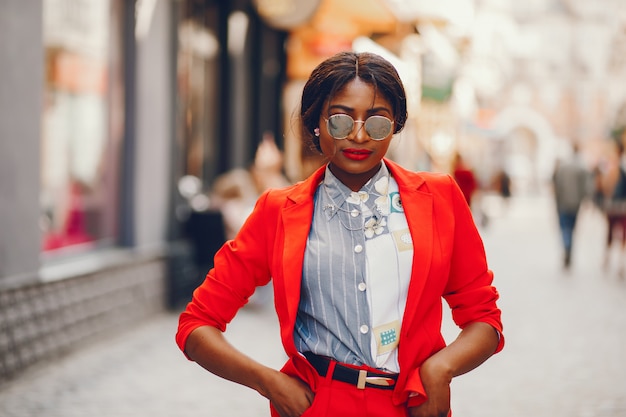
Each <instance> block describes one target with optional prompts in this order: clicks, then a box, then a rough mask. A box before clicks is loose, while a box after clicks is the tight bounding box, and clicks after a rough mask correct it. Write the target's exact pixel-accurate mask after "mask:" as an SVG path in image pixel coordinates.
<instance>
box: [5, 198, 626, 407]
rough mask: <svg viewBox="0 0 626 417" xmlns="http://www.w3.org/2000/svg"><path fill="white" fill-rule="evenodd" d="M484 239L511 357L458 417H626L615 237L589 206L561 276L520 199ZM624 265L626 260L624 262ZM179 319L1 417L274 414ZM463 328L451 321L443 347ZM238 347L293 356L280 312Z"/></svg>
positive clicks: (625, 356) (472, 390) (469, 383)
mask: <svg viewBox="0 0 626 417" xmlns="http://www.w3.org/2000/svg"><path fill="white" fill-rule="evenodd" d="M491 212H492V215H493V216H492V219H491V221H490V222H489V223H488V224H487V225H486V226H485V227H484V229H483V230H482V234H483V237H484V241H485V246H486V250H487V254H488V258H489V261H490V264H491V268H492V269H493V270H494V273H495V285H496V286H497V287H498V289H499V291H500V294H501V301H500V306H501V308H502V310H503V322H504V326H505V337H506V341H507V344H506V347H505V349H504V350H503V351H502V352H501V353H500V354H498V355H497V356H495V357H493V358H492V359H490V360H489V361H488V362H487V363H485V364H484V365H483V366H482V367H480V368H478V369H477V370H475V371H474V372H472V373H470V374H467V375H464V376H461V377H459V378H457V379H456V380H455V381H454V382H453V385H452V394H453V411H454V415H455V417H623V416H626V384H625V383H624V375H626V279H624V278H620V277H619V276H618V274H617V272H616V265H612V266H610V268H608V269H607V270H603V269H602V260H603V245H604V239H605V233H606V226H605V225H604V222H603V219H602V217H601V216H600V215H599V214H598V212H596V211H594V210H593V209H590V208H587V209H586V210H585V211H584V212H583V213H582V214H581V218H580V223H579V225H578V230H577V234H576V239H577V240H576V242H575V245H576V246H575V252H574V256H573V265H572V268H571V270H570V271H568V272H564V271H563V270H562V266H561V263H562V262H561V261H562V259H561V253H560V247H559V236H558V228H557V225H556V222H555V220H556V216H555V215H554V209H553V206H552V201H551V200H550V199H549V198H548V197H546V196H544V197H513V198H512V199H511V201H510V202H509V205H508V206H507V207H504V206H500V207H496V208H495V209H493V208H492V210H491ZM623 261H626V260H623ZM176 325H177V314H176V313H174V312H172V313H164V314H163V315H160V316H158V317H154V319H152V320H150V321H149V322H145V323H143V324H140V325H137V326H136V327H135V328H131V329H129V330H128V331H127V332H125V333H124V334H119V335H117V336H115V337H112V338H109V339H107V340H100V341H99V342H96V343H94V344H91V345H90V346H88V347H87V348H83V349H80V350H78V351H77V352H75V353H73V354H71V355H68V356H65V357H63V358H60V359H58V360H54V361H53V362H52V363H49V364H47V365H43V366H37V367H36V368H35V369H33V370H30V371H28V372H27V373H26V374H25V375H23V376H21V377H20V378H18V379H17V380H15V381H13V382H12V383H11V384H8V385H7V386H6V388H5V389H4V390H2V391H0V416H2V417H42V416H45V417H73V416H77V417H78V416H80V417H84V416H90V417H123V416H133V417H143V416H145V417H160V416H163V417H166V416H167V417H171V416H178V417H184V416H196V417H197V416H207V417H208V416H211V417H222V416H224V417H227V416H228V417H239V416H241V417H243V416H263V415H269V413H268V411H267V409H268V406H267V402H266V400H265V399H264V398H262V397H261V396H259V395H258V394H256V393H255V392H253V391H251V390H249V389H247V388H245V387H241V386H238V385H235V384H232V383H230V382H227V381H222V380H220V379H219V378H217V377H214V376H212V375H211V374H209V373H208V372H205V371H204V370H202V369H201V368H200V367H199V366H197V365H195V364H194V363H191V362H188V361H187V360H186V359H185V358H184V357H183V355H182V354H181V353H180V352H179V351H178V349H177V348H176V346H175V344H174V334H175V331H176ZM454 332H455V330H454V329H453V328H452V326H451V325H450V323H449V319H448V318H447V317H446V324H445V334H446V337H448V336H449V337H453V335H454ZM227 335H228V337H229V339H230V341H231V342H232V343H233V344H234V345H235V346H237V347H239V348H240V349H241V350H243V351H244V352H246V353H248V354H249V355H251V356H253V357H255V358H257V359H259V360H261V361H263V362H265V363H266V364H268V365H272V366H275V367H280V366H281V364H282V362H283V360H284V355H283V353H282V350H281V348H280V346H279V335H278V327H277V325H276V322H275V319H274V316H273V311H272V308H271V306H269V305H265V306H256V307H255V306H252V307H248V308H246V309H244V310H243V311H242V312H241V313H240V315H239V316H238V317H237V318H236V319H235V321H234V322H233V323H232V325H231V327H230V328H229V330H228V333H227Z"/></svg>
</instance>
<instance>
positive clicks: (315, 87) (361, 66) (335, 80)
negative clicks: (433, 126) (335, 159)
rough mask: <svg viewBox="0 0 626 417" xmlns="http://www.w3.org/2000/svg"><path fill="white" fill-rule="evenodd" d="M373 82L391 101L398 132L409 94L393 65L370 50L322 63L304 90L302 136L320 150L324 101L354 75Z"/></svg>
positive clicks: (347, 54)
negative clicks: (317, 135) (319, 131)
mask: <svg viewBox="0 0 626 417" xmlns="http://www.w3.org/2000/svg"><path fill="white" fill-rule="evenodd" d="M357 77H358V78H360V79H361V80H362V81H363V82H365V83H367V84H371V85H372V86H373V87H374V91H375V92H376V93H381V94H382V95H383V96H384V97H385V99H386V100H387V101H389V103H391V106H392V110H393V115H394V131H393V133H398V132H399V131H401V130H402V128H403V127H404V123H405V122H406V119H407V111H406V93H405V90H404V85H403V84H402V80H400V76H399V75H398V72H397V71H396V69H395V68H394V66H393V65H392V64H391V63H390V62H389V61H387V60H386V59H384V58H383V57H381V56H379V55H376V54H372V53H369V52H363V53H357V52H340V53H338V54H336V55H334V56H332V57H330V58H328V59H326V60H325V61H323V62H322V63H321V64H319V65H318V66H317V67H316V68H315V69H314V70H313V72H312V73H311V76H310V77H309V79H308V81H307V82H306V84H305V85H304V90H303V91H302V101H301V103H300V119H301V122H302V135H303V139H309V140H311V141H312V142H313V145H315V147H316V148H317V150H318V151H320V152H321V148H320V141H319V137H316V136H315V134H314V130H315V128H317V127H319V120H320V116H321V113H322V110H323V106H324V104H325V103H326V102H327V101H328V100H329V99H331V98H332V97H333V96H334V95H335V94H336V93H337V92H339V91H340V90H341V89H342V88H343V87H344V86H345V85H346V84H348V83H349V82H350V81H352V80H354V79H355V78H357Z"/></svg>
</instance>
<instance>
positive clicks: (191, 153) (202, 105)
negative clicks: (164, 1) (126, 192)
mask: <svg viewBox="0 0 626 417" xmlns="http://www.w3.org/2000/svg"><path fill="white" fill-rule="evenodd" d="M180 7H181V20H180V22H179V25H178V57H177V64H178V65H177V90H178V91H177V92H178V111H177V129H178V134H177V136H178V137H179V138H180V140H181V142H182V143H181V145H182V146H181V149H182V153H183V155H184V160H183V161H182V167H183V172H182V173H183V175H191V176H194V177H197V178H199V179H200V180H201V181H202V183H203V184H204V186H206V184H208V183H209V182H210V181H211V179H212V178H213V177H214V176H215V175H216V169H217V161H218V157H219V141H218V138H217V136H218V130H219V127H218V123H219V122H218V121H219V115H220V111H223V109H220V107H218V103H217V97H218V96H219V94H220V82H219V71H220V67H219V63H220V60H219V55H220V44H219V40H218V37H217V30H218V25H219V22H218V19H219V7H218V5H216V4H210V3H203V2H197V1H191V0H187V1H183V2H181V3H180Z"/></svg>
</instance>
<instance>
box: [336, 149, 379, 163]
mask: <svg viewBox="0 0 626 417" xmlns="http://www.w3.org/2000/svg"><path fill="white" fill-rule="evenodd" d="M341 152H343V155H344V156H345V157H346V158H348V159H352V160H353V161H362V160H364V159H366V158H367V157H368V156H370V155H371V154H372V151H370V150H367V149H356V148H348V149H344V150H342V151H341Z"/></svg>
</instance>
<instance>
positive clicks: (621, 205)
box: [604, 130, 626, 277]
mask: <svg viewBox="0 0 626 417" xmlns="http://www.w3.org/2000/svg"><path fill="white" fill-rule="evenodd" d="M624 132H626V130H622V132H621V133H620V136H619V139H624V138H625V137H626V133H624ZM604 210H605V213H606V217H607V222H608V234H607V242H606V251H605V259H604V266H605V268H608V267H609V265H610V256H611V249H612V246H613V243H614V241H616V240H617V239H618V237H617V236H616V235H620V236H619V237H621V245H620V244H619V243H618V246H619V247H618V249H617V252H618V256H617V262H619V265H618V273H619V275H620V276H621V277H625V276H626V156H625V155H624V140H619V141H618V142H617V176H616V180H615V182H614V185H613V187H612V188H611V191H610V193H609V195H608V198H607V199H606V201H605V205H604Z"/></svg>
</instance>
